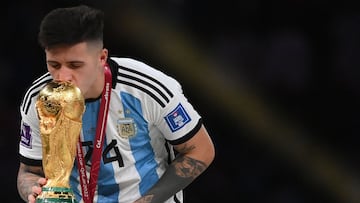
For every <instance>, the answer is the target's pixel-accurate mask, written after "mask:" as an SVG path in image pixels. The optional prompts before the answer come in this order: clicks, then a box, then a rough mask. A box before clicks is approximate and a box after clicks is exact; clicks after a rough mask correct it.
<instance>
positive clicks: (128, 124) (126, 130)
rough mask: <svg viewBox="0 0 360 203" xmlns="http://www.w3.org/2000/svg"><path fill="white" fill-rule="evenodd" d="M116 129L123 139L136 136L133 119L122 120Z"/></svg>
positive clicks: (118, 121)
mask: <svg viewBox="0 0 360 203" xmlns="http://www.w3.org/2000/svg"><path fill="white" fill-rule="evenodd" d="M116 128H117V131H118V133H119V135H120V137H122V138H129V137H132V136H134V135H135V134H136V125H135V123H134V120H133V119H132V118H121V119H119V120H117V123H116Z"/></svg>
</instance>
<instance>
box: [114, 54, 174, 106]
mask: <svg viewBox="0 0 360 203" xmlns="http://www.w3.org/2000/svg"><path fill="white" fill-rule="evenodd" d="M110 59H111V60H112V61H113V63H116V66H117V69H113V70H114V71H116V74H117V76H116V84H117V85H118V87H120V86H121V87H122V88H121V89H122V90H127V89H128V90H134V91H138V92H143V93H146V94H147V95H149V96H150V97H152V98H153V99H155V101H157V102H158V103H159V104H160V105H161V106H163V107H164V106H165V105H166V103H169V101H170V100H171V98H173V96H174V95H175V94H177V92H179V90H180V89H181V86H180V84H179V83H178V81H177V80H175V79H174V78H173V77H171V76H169V75H167V74H166V73H164V72H162V71H160V70H158V69H156V68H154V67H152V66H150V65H148V64H146V63H144V62H142V61H139V60H136V59H132V58H117V57H111V58H110Z"/></svg>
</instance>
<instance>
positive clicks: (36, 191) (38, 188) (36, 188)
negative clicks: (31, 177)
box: [28, 178, 47, 203]
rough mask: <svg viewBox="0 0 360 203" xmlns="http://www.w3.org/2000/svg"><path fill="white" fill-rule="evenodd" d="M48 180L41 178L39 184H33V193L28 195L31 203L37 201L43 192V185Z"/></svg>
mask: <svg viewBox="0 0 360 203" xmlns="http://www.w3.org/2000/svg"><path fill="white" fill-rule="evenodd" d="M46 182H47V180H46V178H39V180H38V181H37V183H38V184H39V186H35V185H34V186H32V188H31V191H32V193H31V194H30V195H29V196H28V202H29V203H35V202H36V197H37V196H38V195H39V194H40V193H41V191H42V189H41V187H42V186H44V185H45V184H46Z"/></svg>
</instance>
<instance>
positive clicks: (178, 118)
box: [165, 104, 191, 132]
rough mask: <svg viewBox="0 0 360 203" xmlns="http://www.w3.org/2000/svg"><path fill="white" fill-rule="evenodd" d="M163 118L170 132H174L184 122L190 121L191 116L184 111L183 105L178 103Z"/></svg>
mask: <svg viewBox="0 0 360 203" xmlns="http://www.w3.org/2000/svg"><path fill="white" fill-rule="evenodd" d="M165 120H166V122H167V124H168V125H169V127H170V129H171V132H175V131H177V130H179V129H180V128H182V127H183V126H184V125H185V124H186V123H188V122H190V121H191V118H190V117H189V115H188V114H187V113H186V111H185V109H184V107H183V106H182V105H181V104H179V105H178V106H177V107H176V108H175V109H174V110H173V111H172V112H171V113H169V114H168V115H167V116H166V117H165Z"/></svg>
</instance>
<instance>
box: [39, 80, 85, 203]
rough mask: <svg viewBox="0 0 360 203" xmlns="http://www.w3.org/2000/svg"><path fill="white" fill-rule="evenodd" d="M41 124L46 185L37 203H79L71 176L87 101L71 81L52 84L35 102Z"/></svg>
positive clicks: (45, 88)
mask: <svg viewBox="0 0 360 203" xmlns="http://www.w3.org/2000/svg"><path fill="white" fill-rule="evenodd" d="M36 109H37V112H38V115H39V121H40V134H41V142H42V155H43V159H42V163H43V169H44V174H45V178H47V183H46V184H45V185H44V186H43V187H42V192H41V193H40V194H39V195H38V196H37V197H36V202H37V203H55V202H56V203H68V202H72V203H76V202H77V201H76V199H75V195H74V193H73V191H72V189H71V188H70V173H71V170H72V168H73V165H74V161H75V156H76V144H77V142H78V141H79V136H80V130H81V127H82V116H83V113H84V111H85V100H84V98H83V95H82V94H81V92H80V89H79V88H78V87H76V86H75V85H73V84H72V83H70V82H55V81H52V82H49V83H48V84H47V85H46V86H45V87H44V88H43V89H41V91H40V94H39V97H38V99H37V101H36Z"/></svg>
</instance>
